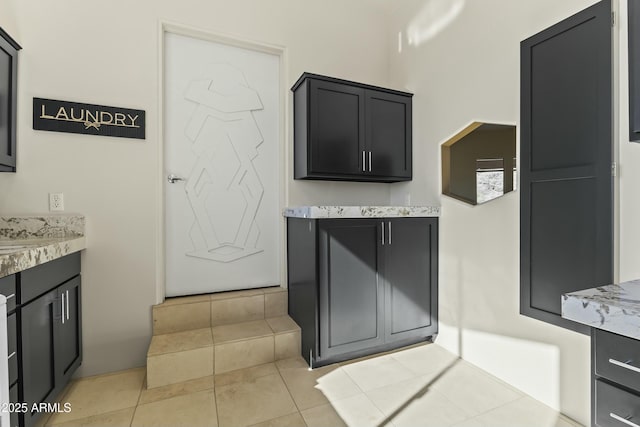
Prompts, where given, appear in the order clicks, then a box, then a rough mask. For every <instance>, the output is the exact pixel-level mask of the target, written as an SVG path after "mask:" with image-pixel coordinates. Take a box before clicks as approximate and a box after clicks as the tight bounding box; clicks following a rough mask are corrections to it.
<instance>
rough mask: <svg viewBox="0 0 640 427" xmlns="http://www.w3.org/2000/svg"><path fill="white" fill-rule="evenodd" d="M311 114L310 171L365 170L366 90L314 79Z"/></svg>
mask: <svg viewBox="0 0 640 427" xmlns="http://www.w3.org/2000/svg"><path fill="white" fill-rule="evenodd" d="M309 116H310V127H309V140H310V158H309V161H310V162H309V163H310V165H309V170H310V172H312V173H319V174H328V175H332V174H344V175H354V174H357V173H358V172H359V171H360V170H362V169H363V168H362V152H363V150H364V148H363V145H364V90H363V89H360V88H357V87H353V86H348V85H344V84H340V83H333V82H326V81H319V80H311V81H310V87H309Z"/></svg>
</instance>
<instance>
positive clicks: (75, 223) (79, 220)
mask: <svg viewBox="0 0 640 427" xmlns="http://www.w3.org/2000/svg"><path fill="white" fill-rule="evenodd" d="M84 224H85V222H84V217H83V216H82V215H65V214H62V215H12V216H7V215H5V216H0V277H5V276H9V275H11V274H15V273H17V272H20V271H23V270H26V269H28V268H31V267H35V266H37V265H40V264H43V263H45V262H48V261H53V260H55V259H57V258H61V257H63V256H65V255H69V254H71V253H74V252H78V251H81V250H83V249H85V248H86V246H87V245H86V239H85V236H84Z"/></svg>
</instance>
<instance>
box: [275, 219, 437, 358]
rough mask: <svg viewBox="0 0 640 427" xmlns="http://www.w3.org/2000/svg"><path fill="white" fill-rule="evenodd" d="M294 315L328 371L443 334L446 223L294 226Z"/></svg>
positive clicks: (306, 347) (307, 345)
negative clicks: (440, 296)
mask: <svg viewBox="0 0 640 427" xmlns="http://www.w3.org/2000/svg"><path fill="white" fill-rule="evenodd" d="M287 245H288V246H287V248H288V249H287V252H288V286H289V314H290V316H291V317H292V318H293V319H294V320H295V321H296V322H297V323H298V325H300V327H301V329H302V356H303V357H304V358H305V359H306V360H307V361H308V362H309V363H310V364H311V365H313V366H322V365H325V364H328V363H333V362H335V361H339V360H345V359H349V358H353V357H358V356H362V355H366V354H372V353H376V352H379V351H383V350H388V349H392V348H397V347H400V346H404V345H407V344H410V343H415V342H419V341H425V340H427V339H429V338H431V337H432V336H433V335H435V334H436V333H437V331H438V322H437V306H438V304H437V291H438V286H437V283H438V282H437V280H438V269H437V266H438V250H437V247H438V219H437V218H392V219H389V218H386V219H319V220H318V219H301V218H288V221H287Z"/></svg>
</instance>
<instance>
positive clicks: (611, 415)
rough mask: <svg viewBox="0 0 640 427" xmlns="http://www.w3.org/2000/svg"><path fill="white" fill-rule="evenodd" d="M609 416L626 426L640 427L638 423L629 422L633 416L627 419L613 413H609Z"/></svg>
mask: <svg viewBox="0 0 640 427" xmlns="http://www.w3.org/2000/svg"><path fill="white" fill-rule="evenodd" d="M609 416H610V417H611V418H613V419H614V420H617V421H620V422H621V423H624V424H626V425H628V426H631V427H640V426H639V425H638V424H636V423H634V422H631V421H629V419H630V418H631V415H629V416H628V417H627V418H623V417H621V416H620V415H616V414H614V413H613V412H609Z"/></svg>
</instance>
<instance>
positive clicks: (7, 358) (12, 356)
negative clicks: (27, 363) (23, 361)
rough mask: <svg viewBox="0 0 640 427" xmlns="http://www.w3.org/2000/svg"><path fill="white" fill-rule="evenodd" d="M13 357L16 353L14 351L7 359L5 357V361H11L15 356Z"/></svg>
mask: <svg viewBox="0 0 640 427" xmlns="http://www.w3.org/2000/svg"><path fill="white" fill-rule="evenodd" d="M15 355H16V352H15V351H14V352H11V354H10V355H9V357H7V360H9V359H11V358H12V357H13V356H15Z"/></svg>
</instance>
